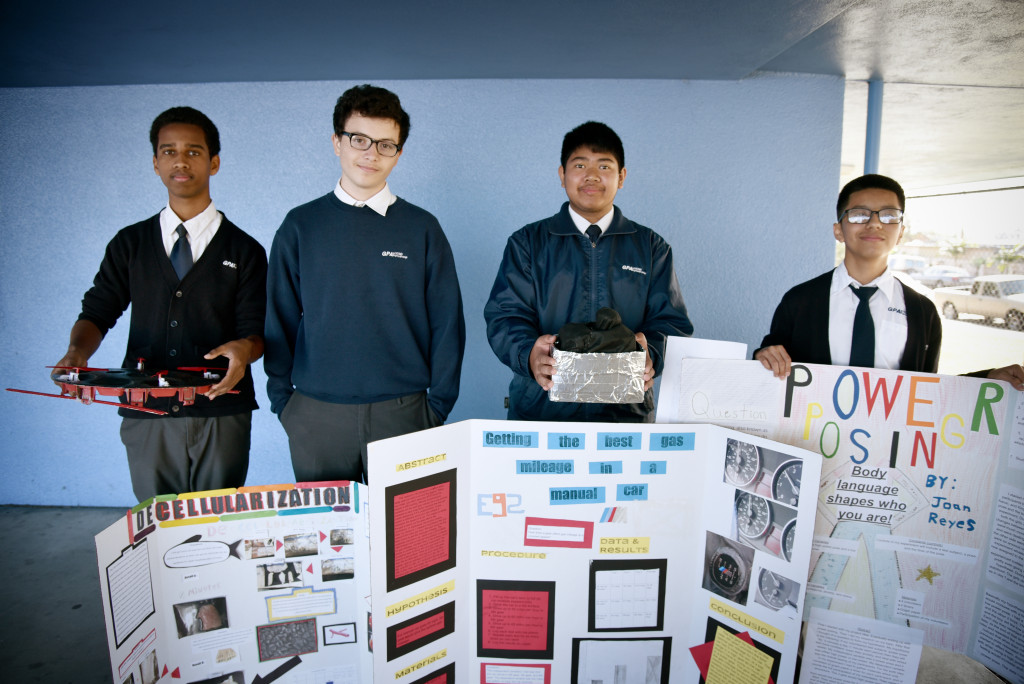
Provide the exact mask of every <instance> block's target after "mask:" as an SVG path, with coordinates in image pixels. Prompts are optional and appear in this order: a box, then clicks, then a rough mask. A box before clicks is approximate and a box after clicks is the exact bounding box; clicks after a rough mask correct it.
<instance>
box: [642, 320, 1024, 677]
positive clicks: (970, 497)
mask: <svg viewBox="0 0 1024 684" xmlns="http://www.w3.org/2000/svg"><path fill="white" fill-rule="evenodd" d="M668 349H669V352H668V353H669V354H671V353H672V342H671V340H670V343H669V348H668ZM666 367H668V363H666ZM676 367H677V368H678V371H677V374H674V375H672V376H666V377H663V378H662V385H661V394H660V396H659V411H658V421H659V423H660V422H662V421H664V422H666V423H671V424H675V423H688V422H695V423H704V422H712V423H715V424H718V425H723V426H727V427H730V428H733V429H736V430H742V431H743V432H746V433H748V434H751V435H757V436H760V437H765V438H769V439H774V440H778V441H780V442H784V443H786V444H791V445H794V446H799V447H803V448H806V449H808V450H811V451H815V452H817V453H819V454H821V455H823V457H824V464H823V467H822V477H821V483H820V489H819V492H818V501H817V507H818V514H817V522H816V525H815V538H814V547H813V553H812V557H811V569H810V577H809V580H808V591H807V602H806V606H807V609H808V611H809V609H810V608H812V607H818V608H823V609H828V610H832V611H840V612H844V613H849V614H851V615H858V616H861V617H865V618H870V619H873V620H878V621H881V622H884V623H892V624H897V625H903V626H905V627H906V626H909V627H911V628H913V629H918V630H921V631H922V632H923V643H924V644H925V645H928V646H933V647H936V648H942V649H945V650H949V651H954V652H957V653H965V654H967V655H969V656H970V657H972V658H975V659H976V660H978V661H980V662H982V663H983V664H985V665H986V666H988V667H989V668H991V669H992V670H994V671H996V672H997V673H999V674H1001V675H1003V676H1004V677H1007V678H1009V679H1011V680H1012V681H1016V682H1021V681H1024V636H1022V633H1021V631H1020V630H1016V629H1009V630H1008V629H1005V626H1006V625H1008V624H1020V623H1021V622H1022V621H1024V532H1022V529H1024V528H1022V526H1021V522H1020V521H1021V520H1022V519H1024V438H1022V434H1024V418H1022V411H1024V402H1022V401H1021V393H1019V392H1017V391H1016V390H1014V389H1013V388H1012V387H1010V386H1009V385H1008V384H1006V383H1002V382H996V381H991V380H984V379H979V378H970V377H960V376H956V377H953V376H941V375H932V374H929V373H911V372H905V371H889V370H879V369H863V368H845V367H840V366H823V365H813V364H795V365H794V370H793V373H792V374H791V375H790V377H789V378H788V379H787V380H779V379H777V378H775V377H773V376H772V374H771V373H770V372H768V371H766V370H765V369H764V368H763V367H762V366H761V364H760V363H759V362H757V361H715V360H700V359H683V360H681V361H680V362H679V363H678V365H677V366H676Z"/></svg>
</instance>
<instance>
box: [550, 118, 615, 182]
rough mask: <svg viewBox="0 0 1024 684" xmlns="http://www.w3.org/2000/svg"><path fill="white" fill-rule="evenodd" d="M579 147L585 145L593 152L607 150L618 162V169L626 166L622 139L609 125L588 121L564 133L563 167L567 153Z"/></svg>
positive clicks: (567, 159)
mask: <svg viewBox="0 0 1024 684" xmlns="http://www.w3.org/2000/svg"><path fill="white" fill-rule="evenodd" d="M581 147H587V148H589V149H591V150H593V151H594V152H608V153H609V154H611V155H613V156H614V157H615V161H617V162H618V163H619V170H620V171H621V170H622V169H624V168H626V152H625V150H623V149H622V141H621V140H620V139H619V136H618V135H617V134H616V133H615V131H613V130H612V129H611V127H610V126H607V125H605V124H603V123H600V122H598V121H588V122H586V123H583V124H580V125H579V126H577V127H576V128H574V129H572V130H571V131H569V132H568V133H566V134H565V138H564V139H563V140H562V168H563V169H564V168H565V163H566V162H567V161H569V155H570V154H572V153H573V152H575V151H576V150H578V149H579V148H581Z"/></svg>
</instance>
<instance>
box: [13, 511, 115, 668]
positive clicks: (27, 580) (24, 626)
mask: <svg viewBox="0 0 1024 684" xmlns="http://www.w3.org/2000/svg"><path fill="white" fill-rule="evenodd" d="M124 513H125V510H124V509H121V508H53V507H42V506H0V539H3V540H4V543H5V544H6V545H7V546H6V549H7V551H6V555H7V590H6V593H5V596H4V597H3V599H2V601H3V603H2V605H3V610H2V611H0V613H2V614H3V615H4V619H3V620H0V653H3V660H4V665H3V668H2V670H0V680H2V681H5V682H11V683H17V684H29V683H30V682H45V683H46V684H94V683H95V684H111V676H110V656H109V655H108V651H107V635H106V631H105V629H104V627H103V606H102V605H101V603H100V584H99V571H98V570H97V568H96V545H95V543H94V541H93V537H94V536H95V535H96V533H98V532H99V531H100V530H102V529H104V528H106V527H108V526H110V524H111V523H113V522H114V521H115V520H117V519H118V518H119V517H120V516H122V515H124Z"/></svg>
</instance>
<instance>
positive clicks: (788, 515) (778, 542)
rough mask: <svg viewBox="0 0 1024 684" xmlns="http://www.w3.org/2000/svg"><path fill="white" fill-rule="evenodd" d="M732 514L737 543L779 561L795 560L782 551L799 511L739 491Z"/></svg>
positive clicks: (790, 554) (790, 553)
mask: <svg viewBox="0 0 1024 684" xmlns="http://www.w3.org/2000/svg"><path fill="white" fill-rule="evenodd" d="M733 510H734V511H735V513H736V532H737V535H738V536H737V537H736V540H737V541H739V542H742V543H744V544H747V545H749V546H752V547H753V548H755V549H757V550H759V551H767V552H768V553H770V554H772V555H773V556H778V557H779V558H788V557H790V556H792V549H791V550H790V552H789V553H788V554H787V553H786V550H785V549H784V548H783V543H784V541H785V534H784V532H786V525H787V524H789V522H790V521H792V520H796V510H795V509H792V508H789V507H788V506H783V505H782V504H780V503H778V502H776V501H769V500H768V499H766V498H764V497H763V496H758V495H757V494H751V493H750V492H745V491H743V490H740V489H737V490H736V494H735V498H734V503H733Z"/></svg>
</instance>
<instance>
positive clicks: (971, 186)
mask: <svg viewBox="0 0 1024 684" xmlns="http://www.w3.org/2000/svg"><path fill="white" fill-rule="evenodd" d="M992 188H1002V189H992ZM1007 188H1012V189H1007ZM950 193H955V194H950ZM906 222H907V227H908V228H909V229H910V230H913V231H914V232H924V233H929V234H931V235H933V236H935V237H937V238H939V239H951V238H953V239H955V238H963V239H964V240H965V241H967V242H968V243H969V244H977V245H1018V244H1021V243H1024V177H1020V178H1007V179H1003V180H1000V181H986V182H984V183H968V184H964V185H957V186H946V187H943V188H929V189H926V190H919V191H915V192H913V193H911V194H910V195H909V196H908V197H907V217H906Z"/></svg>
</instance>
